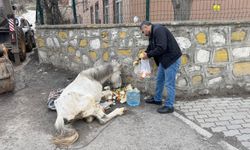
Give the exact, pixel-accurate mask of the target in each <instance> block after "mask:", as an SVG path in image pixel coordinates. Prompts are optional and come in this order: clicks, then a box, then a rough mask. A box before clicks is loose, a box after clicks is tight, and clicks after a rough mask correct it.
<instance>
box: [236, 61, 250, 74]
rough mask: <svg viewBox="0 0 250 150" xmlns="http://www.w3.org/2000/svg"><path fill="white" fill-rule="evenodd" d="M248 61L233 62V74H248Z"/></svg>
mask: <svg viewBox="0 0 250 150" xmlns="http://www.w3.org/2000/svg"><path fill="white" fill-rule="evenodd" d="M249 68H250V62H237V63H234V64H233V74H234V75H235V76H236V77H240V76H247V75H250V69H249Z"/></svg>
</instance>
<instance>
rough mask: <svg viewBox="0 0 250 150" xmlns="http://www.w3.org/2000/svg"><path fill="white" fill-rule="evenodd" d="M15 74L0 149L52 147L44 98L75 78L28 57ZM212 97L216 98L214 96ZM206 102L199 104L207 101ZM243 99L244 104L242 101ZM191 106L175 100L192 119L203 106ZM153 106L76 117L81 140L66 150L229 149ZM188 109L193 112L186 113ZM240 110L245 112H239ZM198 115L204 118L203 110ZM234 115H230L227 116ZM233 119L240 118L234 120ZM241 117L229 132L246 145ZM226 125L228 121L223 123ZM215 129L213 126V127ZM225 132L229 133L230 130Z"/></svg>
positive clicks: (5, 98)
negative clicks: (102, 119)
mask: <svg viewBox="0 0 250 150" xmlns="http://www.w3.org/2000/svg"><path fill="white" fill-rule="evenodd" d="M15 76H16V81H17V87H16V91H15V92H14V93H8V94H4V95H0V114H1V115H0V120H1V121H0V145H1V146H0V150H6V149H8V150H23V149H25V150H34V149H37V150H51V149H55V146H54V145H53V144H52V143H51V141H50V139H51V138H52V135H53V134H54V133H55V129H54V122H55V119H56V112H55V111H50V110H48V109H47V106H46V101H47V96H48V94H49V92H50V91H51V90H52V89H56V88H62V87H65V86H66V85H68V84H69V83H70V81H72V80H73V79H74V77H75V75H74V74H72V73H71V72H69V71H65V70H61V69H57V68H53V67H52V66H48V65H39V64H38V63H37V62H36V61H34V60H33V59H32V60H31V61H30V62H29V63H28V64H27V65H26V66H23V68H22V67H19V68H18V69H17V71H16V74H15ZM214 101H219V100H218V99H217V100H216V99H215V100H214ZM227 101H229V100H227ZM197 102H200V101H197ZM209 102H210V100H207V103H209ZM203 103H204V102H203ZM207 103H206V104H204V105H208V104H207ZM242 103H243V100H241V102H240V103H239V107H240V108H241V106H242V105H240V104H242ZM246 103H247V102H246ZM246 103H245V102H244V104H246ZM193 104H196V103H195V102H178V103H177V105H178V106H179V108H180V110H182V111H183V112H185V113H189V114H187V116H188V117H190V118H191V119H193V118H194V117H195V115H199V114H200V113H201V110H202V111H203V108H201V106H202V104H201V105H197V106H200V108H198V107H197V108H196V106H192V105H193ZM212 104H213V103H212ZM212 104H211V105H212ZM248 104H249V103H248ZM204 105H203V106H204ZM229 106H231V105H229ZM157 107H158V106H153V105H149V104H145V103H144V102H142V104H141V105H140V106H139V107H129V111H128V113H127V114H126V115H124V116H119V117H117V118H115V119H113V120H112V121H110V122H109V123H107V124H106V125H100V124H99V123H98V122H97V121H94V122H93V123H90V124H87V123H86V122H85V121H83V120H79V121H76V122H75V123H74V127H76V129H77V131H78V132H79V135H80V138H79V139H78V141H77V142H76V143H75V144H74V145H73V146H72V147H70V148H69V149H88V150H94V149H104V150H117V149H122V150H123V149H128V150H130V149H138V150H151V149H154V150H155V149H164V150H229V149H230V148H228V147H227V146H226V144H225V143H223V141H224V139H223V138H220V137H217V136H211V137H209V138H208V137H204V136H202V135H200V134H198V133H197V132H196V131H195V130H194V129H193V128H191V127H190V126H189V125H187V124H186V123H185V122H183V121H182V120H181V119H179V118H178V117H176V115H175V114H158V113H157V112H156V109H157ZM185 107H186V108H185ZM211 107H212V106H211ZM221 107H222V106H221ZM226 107H227V106H226ZM239 107H237V108H239ZM205 108H207V107H204V111H205ZM244 108H245V111H247V110H246V109H247V108H246V107H244ZM242 109H243V108H242ZM198 111H200V112H198ZM206 111H210V110H206ZM222 111H224V110H222ZM245 111H244V112H245ZM191 112H192V113H193V114H191ZM239 112H241V113H244V112H243V110H242V111H239ZM248 112H249V111H248ZM204 113H205V112H204ZM210 113H211V114H213V113H212V111H210ZM200 115H202V114H200ZM203 115H207V117H208V116H209V115H208V114H206V113H205V114H203ZM241 116H242V114H241ZM211 117H215V116H211ZM235 117H236V116H235ZM233 118H234V117H232V119H233ZM197 119H203V120H204V122H203V123H204V124H202V126H203V127H204V125H206V124H208V123H213V122H212V121H213V120H210V122H209V120H207V119H206V118H205V117H204V118H197ZM218 120H219V118H218ZM235 120H239V118H236V119H235ZM216 121H217V120H216ZM243 121H244V126H243V124H242V125H241V127H242V128H238V129H235V128H236V127H234V126H233V127H231V128H232V130H233V131H235V132H234V133H236V131H238V132H237V133H244V135H243V136H240V135H238V134H237V136H238V138H239V139H243V140H242V141H244V142H245V143H244V144H245V145H246V144H247V143H246V142H247V140H246V137H247V135H248V134H247V133H248V131H249V130H247V128H246V127H247V126H248V124H247V123H245V122H247V121H249V119H248V120H244V119H243ZM235 122H236V121H235ZM228 123H231V122H230V121H228ZM215 125H216V123H214V126H211V127H214V128H215V127H216V126H215ZM235 125H237V124H235ZM221 126H222V125H221ZM206 127H208V126H206ZM218 127H219V126H218ZM243 127H244V128H243ZM227 128H229V126H228V127H227V126H226V129H227ZM231 128H230V129H231ZM215 129H216V130H218V129H217V128H215ZM213 130H214V129H213ZM216 130H215V131H216ZM231 132H232V131H231ZM231 132H230V133H231ZM228 134H229V133H228ZM230 135H232V133H231V134H230Z"/></svg>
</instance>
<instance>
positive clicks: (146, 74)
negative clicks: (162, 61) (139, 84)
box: [134, 59, 151, 78]
mask: <svg viewBox="0 0 250 150" xmlns="http://www.w3.org/2000/svg"><path fill="white" fill-rule="evenodd" d="M134 72H135V74H137V75H138V76H139V77H140V78H150V75H151V67H150V63H149V59H141V60H140V61H139V63H138V64H137V65H136V66H135V67H134Z"/></svg>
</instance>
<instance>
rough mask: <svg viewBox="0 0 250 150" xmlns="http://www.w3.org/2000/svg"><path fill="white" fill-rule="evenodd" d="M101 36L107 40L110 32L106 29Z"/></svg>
mask: <svg viewBox="0 0 250 150" xmlns="http://www.w3.org/2000/svg"><path fill="white" fill-rule="evenodd" d="M101 37H102V39H103V40H107V39H108V37H109V32H106V31H104V32H102V33H101Z"/></svg>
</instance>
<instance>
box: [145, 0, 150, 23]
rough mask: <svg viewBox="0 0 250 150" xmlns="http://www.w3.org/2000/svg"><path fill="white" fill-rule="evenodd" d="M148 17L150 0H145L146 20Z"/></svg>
mask: <svg viewBox="0 0 250 150" xmlns="http://www.w3.org/2000/svg"><path fill="white" fill-rule="evenodd" d="M149 19H150V0H146V20H147V21H149Z"/></svg>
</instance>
